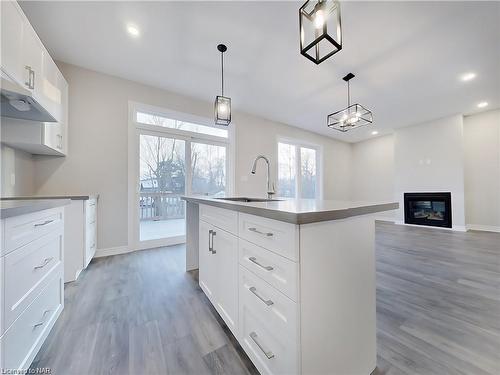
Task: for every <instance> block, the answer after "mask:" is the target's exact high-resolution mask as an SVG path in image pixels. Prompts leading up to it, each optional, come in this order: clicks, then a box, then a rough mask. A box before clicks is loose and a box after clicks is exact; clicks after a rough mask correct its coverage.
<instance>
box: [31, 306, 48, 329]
mask: <svg viewBox="0 0 500 375" xmlns="http://www.w3.org/2000/svg"><path fill="white" fill-rule="evenodd" d="M48 312H50V310H45V311H44V312H43V315H42V318H44V317H45V315H46V314H47V313H48ZM44 324H45V320H42V321H41V322H38V323H35V324H33V329H35V328H37V327H40V326H43V325H44Z"/></svg>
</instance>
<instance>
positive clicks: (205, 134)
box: [132, 112, 230, 249]
mask: <svg viewBox="0 0 500 375" xmlns="http://www.w3.org/2000/svg"><path fill="white" fill-rule="evenodd" d="M135 120H136V121H135V126H136V138H135V139H136V141H135V147H134V149H135V158H134V165H135V167H134V168H135V174H134V175H135V178H134V179H133V181H134V182H133V183H134V185H135V186H136V188H135V191H136V194H135V198H134V202H135V203H134V207H135V209H134V212H135V213H134V217H135V219H134V220H133V222H134V223H135V224H133V229H132V230H133V238H135V240H134V243H135V247H136V248H142V249H144V248H152V247H159V246H167V245H173V244H179V243H183V242H185V238H186V222H185V218H186V216H185V215H186V212H185V202H184V201H183V200H181V196H183V195H205V196H223V195H225V194H227V193H229V190H228V189H229V185H230V184H229V179H228V171H229V164H230V163H229V159H228V155H229V152H228V150H229V141H228V131H227V130H226V129H219V128H213V127H209V126H206V125H202V124H196V123H189V122H185V121H179V120H173V119H171V118H167V117H163V116H160V115H157V114H149V113H145V112H137V113H136V118H135Z"/></svg>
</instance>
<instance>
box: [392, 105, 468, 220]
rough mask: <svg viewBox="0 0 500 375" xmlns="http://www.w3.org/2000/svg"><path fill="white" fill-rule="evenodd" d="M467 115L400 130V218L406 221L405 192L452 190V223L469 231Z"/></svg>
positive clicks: (396, 155) (396, 148) (396, 153)
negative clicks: (464, 140)
mask: <svg viewBox="0 0 500 375" xmlns="http://www.w3.org/2000/svg"><path fill="white" fill-rule="evenodd" d="M463 150H464V148H463V117H462V116H461V115H456V116H452V117H448V118H444V119H440V120H436V121H433V122H429V123H425V124H419V125H415V126H410V127H406V128H401V129H397V130H396V131H395V133H394V176H395V179H394V189H395V199H396V200H398V201H399V205H400V208H399V210H398V216H397V218H398V221H401V222H404V206H403V193H405V192H440V191H449V192H451V204H452V224H453V228H454V229H457V230H465V203H464V154H463V153H464V151H463Z"/></svg>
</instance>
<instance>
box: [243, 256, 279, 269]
mask: <svg viewBox="0 0 500 375" xmlns="http://www.w3.org/2000/svg"><path fill="white" fill-rule="evenodd" d="M248 260H249V261H250V262H252V263H254V264H256V265H258V266H259V267H261V268H264V269H265V270H266V271H272V270H274V268H273V267H271V266H264V265H263V264H262V263H259V261H257V258H256V257H250V258H248Z"/></svg>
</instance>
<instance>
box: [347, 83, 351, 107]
mask: <svg viewBox="0 0 500 375" xmlns="http://www.w3.org/2000/svg"><path fill="white" fill-rule="evenodd" d="M350 106H351V85H350V82H349V81H347V107H350Z"/></svg>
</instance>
